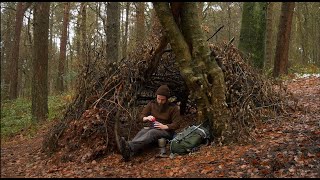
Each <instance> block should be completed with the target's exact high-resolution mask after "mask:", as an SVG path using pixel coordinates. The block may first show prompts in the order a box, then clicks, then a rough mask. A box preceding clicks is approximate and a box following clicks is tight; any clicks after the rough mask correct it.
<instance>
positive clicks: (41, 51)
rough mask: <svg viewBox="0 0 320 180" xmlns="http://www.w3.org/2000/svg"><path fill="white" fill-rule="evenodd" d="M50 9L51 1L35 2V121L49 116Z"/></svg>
mask: <svg viewBox="0 0 320 180" xmlns="http://www.w3.org/2000/svg"><path fill="white" fill-rule="evenodd" d="M49 11H50V2H41V3H35V9H34V31H33V33H34V34H33V36H34V58H33V61H32V66H33V70H32V72H33V76H32V77H33V79H32V119H33V120H34V121H44V120H45V119H46V118H47V116H48V37H49Z"/></svg>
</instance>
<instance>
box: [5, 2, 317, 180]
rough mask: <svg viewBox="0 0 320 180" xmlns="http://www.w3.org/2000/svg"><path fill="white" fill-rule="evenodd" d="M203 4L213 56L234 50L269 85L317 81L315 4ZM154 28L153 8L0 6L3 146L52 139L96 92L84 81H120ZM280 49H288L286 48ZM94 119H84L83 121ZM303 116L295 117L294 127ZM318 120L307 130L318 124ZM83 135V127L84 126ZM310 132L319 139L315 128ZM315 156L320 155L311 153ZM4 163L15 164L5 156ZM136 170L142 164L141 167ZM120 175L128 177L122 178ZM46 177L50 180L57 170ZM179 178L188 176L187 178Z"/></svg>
mask: <svg viewBox="0 0 320 180" xmlns="http://www.w3.org/2000/svg"><path fill="white" fill-rule="evenodd" d="M197 4H198V7H199V9H198V11H199V15H200V18H201V20H202V23H201V28H202V30H203V32H204V34H205V35H206V38H207V39H208V40H207V41H208V43H209V44H210V46H211V47H213V46H214V45H218V44H223V43H224V44H228V43H231V44H233V46H234V47H237V48H238V49H239V50H240V51H241V52H242V53H243V56H244V59H245V60H246V63H248V64H249V66H250V67H252V68H253V69H255V70H256V71H257V72H258V73H259V74H260V75H263V77H266V78H269V79H272V80H275V81H282V80H283V81H290V80H292V81H293V82H295V80H294V78H295V77H297V76H298V74H314V73H318V74H319V72H320V70H319V68H320V52H319V49H320V47H319V46H320V33H319V30H318V29H319V27H320V3H319V2H288V3H282V2H198V3H197ZM156 18H157V17H156V13H155V10H154V9H153V5H152V3H147V2H81V3H80V2H79V3H78V2H50V3H48V2H47V3H30V2H1V140H2V141H5V142H8V143H10V142H14V139H15V138H17V136H16V135H18V136H19V137H20V136H27V137H33V136H35V135H36V134H37V133H38V134H41V133H43V132H41V130H39V126H41V125H43V124H45V126H47V127H50V126H51V127H50V128H51V129H52V127H53V126H52V125H51V123H52V122H53V121H55V120H57V121H58V120H61V119H64V117H63V116H64V115H66V110H67V109H68V105H69V104H70V103H71V102H72V101H73V102H75V101H76V98H77V97H79V96H78V93H79V90H82V89H80V87H93V88H92V89H93V90H95V88H94V87H95V86H94V85H92V84H90V83H88V84H86V83H87V82H86V81H83V79H85V78H86V77H88V76H91V77H92V76H93V77H96V78H99V72H110V73H112V72H114V68H115V67H116V68H119V70H120V71H121V67H120V66H119V64H121V63H122V64H123V61H128V62H129V61H130V60H132V59H134V60H137V59H138V60H139V58H140V57H139V55H141V54H139V53H140V52H144V51H143V50H141V49H143V48H146V46H144V45H149V44H150V42H148V41H149V40H150V39H153V38H151V37H153V36H157V34H155V33H154V26H155V25H154V24H155V23H154V22H156ZM288 26H289V28H287V27H288ZM280 38H284V39H282V40H279V39H280ZM154 39H156V38H154ZM286 40H287V41H286ZM284 42H288V44H287V45H288V46H286V44H285V43H284ZM152 43H153V44H156V43H157V42H151V44H152ZM146 49H147V48H146ZM145 51H147V50H145ZM286 52H288V53H286ZM286 54H288V56H286ZM283 55H284V56H283ZM143 58H145V57H141V58H140V59H143ZM130 63H131V62H130ZM130 63H128V64H130ZM132 67H133V66H132ZM129 68H130V67H129ZM106 74H108V73H106ZM122 74H124V73H122ZM244 74H246V73H244ZM249 76H250V74H249ZM111 77H112V76H111ZM318 79H319V77H316V78H315V79H310V81H309V80H308V81H306V84H310V87H311V86H314V87H315V88H314V89H312V90H313V91H312V90H310V92H312V93H314V94H317V93H318V92H317V88H318V85H317V82H318V81H319V80H318ZM296 84H298V85H292V86H290V85H289V87H290V89H291V90H292V91H293V92H298V94H299V93H300V91H299V90H298V89H299V87H303V82H300V81H299V83H296ZM110 86H111V85H110ZM305 88H308V87H305ZM87 90H88V89H85V91H87ZM308 92H309V91H306V93H308ZM312 93H310V94H312ZM301 97H304V96H302V95H301ZM305 97H306V98H305V99H304V100H302V101H301V102H303V103H304V104H305V105H306V106H308V105H310V104H311V105H310V106H311V107H314V109H313V110H314V117H316V118H318V116H317V112H316V109H317V107H318V106H317V105H316V104H313V103H310V104H309V103H308V102H309V101H311V100H312V99H310V98H309V95H306V96H305ZM310 97H311V95H310ZM315 97H316V96H315ZM88 99H89V98H88ZM89 100H90V99H89ZM89 100H88V101H89ZM86 102H87V99H86ZM311 109H312V108H311ZM311 111H312V110H311ZM76 112H77V111H76ZM81 113H82V112H81ZM90 113H93V114H90ZM94 113H95V112H93V111H86V113H84V115H83V117H85V118H87V117H90V115H92V116H93V115H95V114H94ZM300 115H301V113H300V112H299V111H296V115H294V117H299V116H300ZM78 116H81V114H79V115H78ZM187 118H188V117H187ZM316 118H314V119H313V120H310V122H314V120H315V121H317V119H316ZM88 119H89V118H88ZM89 120H90V119H89ZM89 120H88V121H89ZM304 120H305V119H304ZM307 122H309V119H308V118H306V124H307ZM295 123H299V122H298V121H297V122H295ZM83 125H84V126H85V125H86V124H80V125H79V126H81V127H82V126H83ZM308 125H309V124H308ZM270 126H271V125H270ZM272 128H274V127H272ZM299 128H300V126H299ZM308 128H309V127H308ZM308 128H307V129H308ZM278 129H279V128H278ZM309 130H312V131H313V130H314V127H310V128H309ZM285 131H287V130H285ZM267 132H268V131H267ZM263 133H265V131H263ZM312 133H314V134H312ZM318 133H319V132H318V131H314V132H311V133H310V134H312V135H310V136H309V139H311V140H314V141H312V142H315V141H318V140H319V139H317V137H318ZM70 134H72V133H70ZM299 137H300V135H299ZM313 138H315V139H313ZM38 140H39V139H38ZM39 141H40V140H39ZM35 142H38V141H35ZM310 142H311V141H310ZM39 143H40V142H39ZM88 143H90V141H88ZM30 147H31V146H30ZM309 147H310V148H311V149H312V148H314V147H313V146H312V145H309V144H308V148H309ZM262 149H263V148H262ZM21 150H22V149H21ZM3 152H4V154H5V155H3ZM18 152H19V151H18ZM308 152H309V154H307V155H308V157H309V158H310V159H309V160H310V161H312V158H314V157H319V153H318V154H317V150H314V149H312V150H310V151H308ZM202 153H203V152H202ZM9 154H10V153H9ZM209 154H210V153H209ZM314 154H316V155H314ZM82 155H83V154H82ZM3 156H4V157H5V159H7V158H8V157H9V156H8V153H6V152H5V151H3V150H1V157H3ZM36 156H40V155H39V154H37V155H36ZM108 158H115V157H114V156H111V157H108ZM116 158H118V157H116ZM184 160H185V159H184ZM137 161H142V160H139V158H138V160H137ZM116 162H117V163H118V159H117V160H116ZM297 162H298V161H297ZM312 162H316V161H312ZM2 163H3V162H1V164H2ZM36 163H43V161H41V162H40V161H39V162H36ZM92 163H93V164H96V161H95V160H94V161H92ZM150 163H151V162H150ZM311 164H312V163H311ZM315 164H316V163H315ZM42 165H43V164H42ZM315 166H316V165H315ZM30 167H31V165H30ZM34 167H35V166H34ZM243 167H244V166H243ZM313 167H314V166H313ZM219 168H220V166H219ZM241 168H242V166H241ZM6 169H10V167H9V168H6ZM275 169H276V170H278V169H277V168H275ZM13 170H14V168H13ZM2 171H3V170H2V169H1V172H2ZM53 171H54V172H55V171H56V170H53ZM117 171H121V172H122V170H121V169H119V170H117ZM289 171H290V170H289ZM27 172H28V173H30V172H31V171H29V170H27ZM48 172H49V174H50V173H52V172H51V169H50V170H48ZM48 172H44V173H48ZM73 172H74V173H75V172H76V171H73ZM173 172H174V173H176V172H175V171H172V172H170V173H169V172H168V173H169V175H170V176H171V174H174V173H173ZM177 172H179V173H180V172H181V173H186V172H187V170H186V169H182V170H181V171H178V170H177ZM203 172H204V173H205V174H207V173H208V172H210V171H209V170H208V171H206V170H203ZM290 172H291V171H290ZM201 173H202V172H201ZM262 174H263V173H262ZM266 174H268V173H266ZM140 175H141V174H140ZM140 175H139V176H140ZM260 175H261V173H260ZM28 176H34V174H28ZM71 176H72V175H71ZM116 176H117V175H116ZM141 176H143V175H141ZM148 176H149V175H148ZM235 176H236V175H235ZM310 176H311V177H313V176H314V174H311V175H310ZM9 177H10V175H9ZM72 177H75V176H74V175H73V176H72ZM160 177H161V175H160ZM184 177H185V176H184ZM237 177H239V176H237Z"/></svg>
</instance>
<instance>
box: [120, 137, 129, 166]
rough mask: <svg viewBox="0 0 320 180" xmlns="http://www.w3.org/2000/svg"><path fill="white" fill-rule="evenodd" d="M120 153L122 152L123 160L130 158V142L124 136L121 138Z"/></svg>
mask: <svg viewBox="0 0 320 180" xmlns="http://www.w3.org/2000/svg"><path fill="white" fill-rule="evenodd" d="M120 153H121V155H122V157H123V160H124V161H125V162H127V161H129V160H130V157H131V150H130V147H129V144H128V142H127V141H126V140H125V139H124V137H121V138H120Z"/></svg>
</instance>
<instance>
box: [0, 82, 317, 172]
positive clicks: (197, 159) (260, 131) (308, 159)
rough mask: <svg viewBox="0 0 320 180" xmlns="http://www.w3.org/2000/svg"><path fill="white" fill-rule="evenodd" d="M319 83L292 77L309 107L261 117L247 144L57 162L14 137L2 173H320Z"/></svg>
mask: <svg viewBox="0 0 320 180" xmlns="http://www.w3.org/2000/svg"><path fill="white" fill-rule="evenodd" d="M319 85H320V80H319V78H308V80H296V81H291V82H290V83H289V84H288V89H289V90H290V91H291V92H293V94H294V95H295V96H297V97H298V98H299V104H300V105H304V106H305V107H306V108H307V109H308V110H307V111H306V110H301V111H297V112H295V113H294V114H291V115H290V116H289V117H286V118H285V119H283V118H279V119H274V120H272V121H266V123H265V124H262V125H260V126H259V127H257V128H256V130H255V134H254V136H255V143H252V144H242V145H241V144H233V145H228V146H222V147H218V146H202V147H201V148H200V150H199V151H197V152H195V153H193V154H189V155H184V156H176V157H175V158H174V159H170V158H155V155H156V154H157V153H158V152H159V149H157V148H154V149H152V150H150V151H148V152H146V153H145V154H140V155H138V156H136V157H134V158H133V159H132V160H131V161H130V162H127V163H125V162H123V161H122V160H121V156H120V155H119V154H111V155H108V156H107V157H105V158H103V159H99V160H93V161H89V162H84V163H76V162H66V163H61V162H55V161H54V160H53V159H52V158H51V159H50V158H48V157H45V156H44V155H43V154H41V152H40V148H39V146H40V144H39V143H34V144H32V142H31V141H33V142H38V141H35V140H31V141H19V140H17V142H19V144H18V143H14V144H15V145H14V144H13V143H8V144H5V145H4V146H2V147H1V177H144V178H148V177H195V178H197V177H237V178H239V177H267V178H269V177H271V178H272V177H307V178H310V177H313V178H315V177H320V174H319V169H320V131H319V129H320V128H319V127H320V109H319V108H320V106H319V104H318V103H317V102H316V101H314V100H317V99H319V98H320V87H319ZM318 102H319V101H318ZM37 146H38V147H37Z"/></svg>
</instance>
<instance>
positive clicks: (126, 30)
mask: <svg viewBox="0 0 320 180" xmlns="http://www.w3.org/2000/svg"><path fill="white" fill-rule="evenodd" d="M129 11H130V2H127V3H126V23H125V30H124V37H123V47H122V57H126V56H127V46H128V26H129Z"/></svg>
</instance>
